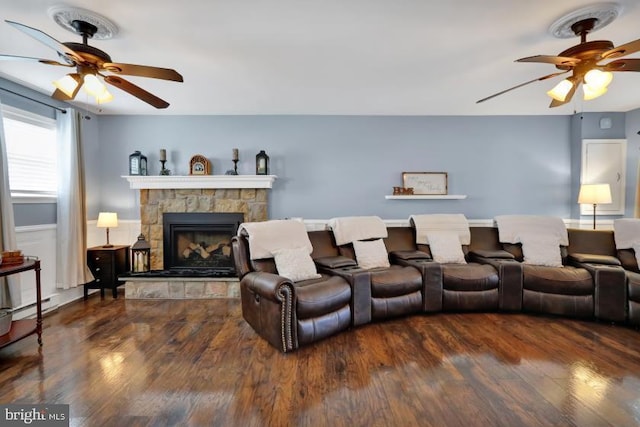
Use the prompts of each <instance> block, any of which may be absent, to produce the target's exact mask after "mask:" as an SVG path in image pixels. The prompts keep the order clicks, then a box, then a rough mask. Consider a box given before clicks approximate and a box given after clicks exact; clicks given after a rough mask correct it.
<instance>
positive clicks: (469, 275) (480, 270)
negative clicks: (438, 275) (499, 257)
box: [442, 262, 500, 291]
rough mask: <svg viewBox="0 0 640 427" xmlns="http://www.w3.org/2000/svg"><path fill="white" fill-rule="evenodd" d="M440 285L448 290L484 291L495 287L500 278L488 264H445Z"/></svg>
mask: <svg viewBox="0 0 640 427" xmlns="http://www.w3.org/2000/svg"><path fill="white" fill-rule="evenodd" d="M442 276H443V277H442V287H443V288H444V289H447V290H450V291H486V290H489V289H497V288H498V283H499V282H500V278H499V277H498V273H497V272H496V270H495V269H494V268H493V267H492V266H490V265H488V264H476V263H473V262H472V263H469V264H445V265H443V266H442Z"/></svg>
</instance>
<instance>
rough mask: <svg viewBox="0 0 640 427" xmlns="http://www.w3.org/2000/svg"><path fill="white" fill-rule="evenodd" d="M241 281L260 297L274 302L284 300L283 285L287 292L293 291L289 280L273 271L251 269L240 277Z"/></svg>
mask: <svg viewBox="0 0 640 427" xmlns="http://www.w3.org/2000/svg"><path fill="white" fill-rule="evenodd" d="M242 283H243V284H244V285H245V286H246V287H247V289H249V290H250V291H251V292H253V293H255V294H256V295H259V296H260V297H261V298H267V299H268V300H270V301H274V302H284V294H283V292H282V288H283V287H287V288H289V289H288V290H287V291H288V292H293V282H291V280H289V279H287V278H286V277H282V276H278V275H277V274H273V273H264V272H259V271H253V272H251V273H247V274H246V275H245V276H244V277H243V278H242Z"/></svg>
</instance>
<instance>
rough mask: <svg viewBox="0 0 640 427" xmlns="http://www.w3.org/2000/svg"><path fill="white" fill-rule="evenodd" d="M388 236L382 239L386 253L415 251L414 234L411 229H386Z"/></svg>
mask: <svg viewBox="0 0 640 427" xmlns="http://www.w3.org/2000/svg"><path fill="white" fill-rule="evenodd" d="M387 232H388V234H389V236H388V237H387V238H386V239H384V244H385V246H386V247H387V251H388V252H394V251H415V250H416V249H417V247H416V233H415V230H414V229H413V227H387Z"/></svg>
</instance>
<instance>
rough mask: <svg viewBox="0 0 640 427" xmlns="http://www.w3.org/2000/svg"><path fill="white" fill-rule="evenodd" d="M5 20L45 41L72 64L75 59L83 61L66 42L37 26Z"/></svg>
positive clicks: (40, 40) (42, 41)
mask: <svg viewBox="0 0 640 427" xmlns="http://www.w3.org/2000/svg"><path fill="white" fill-rule="evenodd" d="M4 22H6V23H7V24H9V25H11V26H12V27H14V28H16V29H18V30H20V31H22V32H23V33H25V34H26V35H28V36H30V37H33V38H34V39H36V40H38V41H39V42H40V43H43V44H45V45H46V46H49V47H50V48H51V49H53V50H55V51H56V52H58V55H60V57H61V58H63V59H65V60H66V61H67V62H68V63H69V64H72V63H73V62H74V61H78V62H80V61H82V58H81V57H80V55H78V54H77V53H76V52H75V51H74V50H72V49H70V48H68V47H67V46H65V45H64V44H62V43H60V42H59V41H58V40H56V39H54V38H53V37H51V36H50V35H48V34H46V33H44V32H42V31H40V30H38V29H36V28H31V27H28V26H26V25H24V24H20V23H18V22H14V21H9V20H5V21H4Z"/></svg>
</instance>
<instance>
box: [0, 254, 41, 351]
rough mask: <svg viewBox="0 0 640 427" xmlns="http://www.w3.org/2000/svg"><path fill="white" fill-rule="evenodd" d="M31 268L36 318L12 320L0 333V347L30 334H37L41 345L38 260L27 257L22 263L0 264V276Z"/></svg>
mask: <svg viewBox="0 0 640 427" xmlns="http://www.w3.org/2000/svg"><path fill="white" fill-rule="evenodd" d="M29 270H33V271H34V273H35V275H36V310H37V311H36V318H35V319H22V320H14V321H13V322H11V329H10V330H9V332H8V333H6V334H5V335H0V348H2V347H5V346H7V345H9V344H12V343H14V342H16V341H18V340H21V339H22V338H24V337H28V336H29V335H31V334H38V344H39V345H40V346H42V292H41V289H40V260H38V259H33V258H27V259H25V261H24V262H23V263H22V264H17V265H0V277H5V276H11V275H12V274H17V273H22V272H23V271H29Z"/></svg>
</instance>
